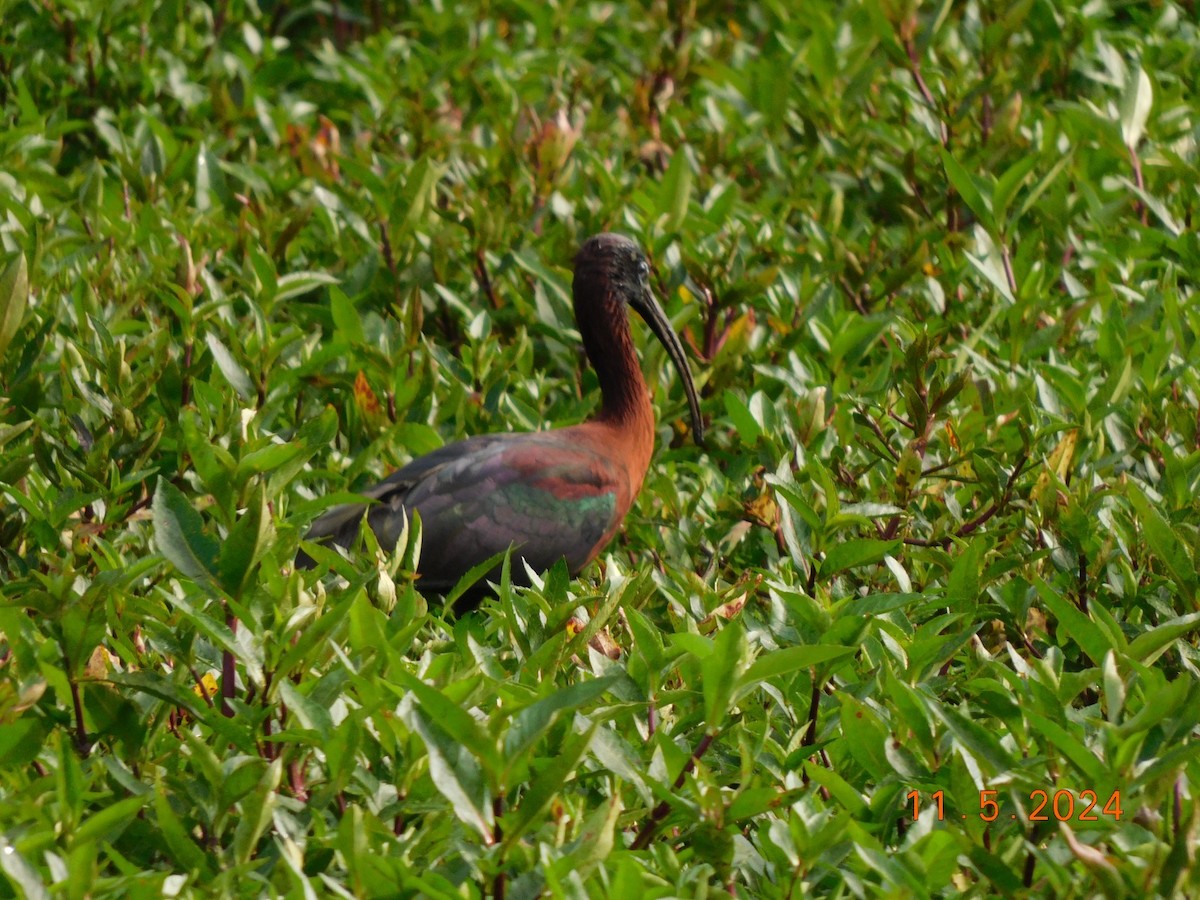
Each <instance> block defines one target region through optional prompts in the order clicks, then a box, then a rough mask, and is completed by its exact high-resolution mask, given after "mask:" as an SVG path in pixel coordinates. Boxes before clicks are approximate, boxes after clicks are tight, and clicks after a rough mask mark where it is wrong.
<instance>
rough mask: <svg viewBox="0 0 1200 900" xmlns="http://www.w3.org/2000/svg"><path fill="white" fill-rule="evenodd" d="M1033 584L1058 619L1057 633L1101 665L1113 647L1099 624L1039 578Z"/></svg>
mask: <svg viewBox="0 0 1200 900" xmlns="http://www.w3.org/2000/svg"><path fill="white" fill-rule="evenodd" d="M1033 586H1034V587H1035V588H1036V589H1037V592H1038V596H1039V597H1041V598H1042V602H1043V603H1045V604H1046V608H1047V609H1049V610H1050V612H1051V613H1053V615H1054V617H1055V618H1056V619H1058V627H1059V633H1060V634H1063V635H1065V636H1067V637H1070V638H1071V639H1072V640H1073V641H1075V643H1077V644H1078V645H1079V646H1080V648H1081V649H1082V650H1083V652H1084V653H1086V654H1087V655H1088V657H1089V658H1090V659H1091V660H1092V662H1093V663H1095V664H1096V665H1098V666H1099V665H1102V664H1103V663H1104V657H1105V656H1106V655H1107V654H1108V652H1109V651H1110V650H1112V649H1114V648H1113V646H1112V644H1111V643H1110V642H1109V640H1108V638H1107V637H1106V636H1105V634H1104V632H1103V631H1102V630H1101V629H1100V628H1099V626H1097V625H1096V623H1095V622H1093V621H1092V620H1091V619H1089V618H1088V617H1087V616H1085V615H1084V614H1083V613H1081V612H1080V611H1079V610H1078V609H1077V608H1076V606H1075V604H1073V603H1071V602H1070V601H1069V600H1067V599H1065V598H1063V597H1062V596H1060V595H1059V594H1058V592H1056V591H1055V590H1054V589H1053V588H1052V587H1050V585H1048V584H1046V582H1045V581H1043V580H1042V579H1041V578H1035V579H1034V582H1033Z"/></svg>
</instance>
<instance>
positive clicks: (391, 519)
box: [309, 432, 632, 591]
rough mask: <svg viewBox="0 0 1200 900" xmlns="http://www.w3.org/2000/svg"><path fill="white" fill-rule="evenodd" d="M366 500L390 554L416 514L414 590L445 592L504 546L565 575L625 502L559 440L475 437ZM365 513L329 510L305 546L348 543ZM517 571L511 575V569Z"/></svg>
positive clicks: (614, 485)
mask: <svg viewBox="0 0 1200 900" xmlns="http://www.w3.org/2000/svg"><path fill="white" fill-rule="evenodd" d="M364 494H365V495H366V496H369V497H372V498H373V499H376V500H378V501H379V503H378V504H376V505H375V506H373V507H372V508H371V509H370V511H369V512H368V515H367V521H368V522H369V523H370V525H371V528H372V529H373V530H374V531H375V533H376V535H377V536H378V537H379V541H380V544H381V546H384V547H389V546H391V545H394V543H395V541H396V540H397V539H398V538H399V535H400V530H401V528H402V527H403V518H404V515H405V513H407V514H408V515H409V516H411V514H412V510H414V509H415V510H417V511H419V512H420V514H421V522H422V549H421V562H420V566H419V568H420V572H421V586H422V587H424V588H427V589H430V590H434V591H437V590H448V589H449V588H450V587H453V586H454V584H455V583H456V582H457V581H458V579H459V578H460V577H461V576H462V575H463V574H464V573H465V572H467V571H468V570H469V569H471V568H472V567H473V566H475V565H477V564H478V563H480V562H483V561H484V560H486V559H488V558H489V557H491V556H493V555H495V554H497V553H500V552H503V551H504V550H506V549H508V547H509V546H510V545H511V546H514V547H516V548H517V556H519V557H524V558H525V559H526V560H527V561H528V562H529V564H530V565H531V566H532V567H533V568H534V569H539V570H540V569H546V568H549V567H550V566H552V565H553V564H554V563H555V562H557V561H558V560H559V559H562V558H565V559H566V560H567V564H568V567H569V568H570V569H571V571H572V572H575V571H578V570H579V569H580V568H582V567H583V566H584V565H585V564H586V563H588V562H589V561H590V560H591V559H592V558H593V557H594V555H595V553H596V552H597V551H598V550H599V549H600V548H601V546H602V545H603V544H604V543H606V542H607V541H608V539H609V538H611V537H612V534H613V533H614V532H615V531H616V529H617V527H618V526H619V525H620V522H621V519H622V518H623V516H624V513H625V510H626V509H627V508H628V505H629V503H630V502H631V501H632V497H631V496H630V487H629V485H628V484H627V482H626V480H625V479H624V476H623V475H622V473H621V471H620V470H619V469H618V467H617V466H615V465H614V464H613V463H612V462H610V461H609V460H608V459H607V458H606V457H605V456H603V455H601V454H599V453H597V452H596V451H595V450H593V449H590V448H588V447H586V446H582V445H580V444H579V443H577V442H573V441H572V440H571V438H570V436H569V435H564V434H563V432H540V433H535V434H512V435H483V436H480V437H476V438H469V439H468V440H465V441H460V442H458V443H455V444H449V445H447V446H445V447H442V448H441V449H440V450H437V451H435V452H433V453H430V454H428V455H426V456H423V457H421V458H419V459H417V460H414V461H413V462H412V463H410V464H409V465H407V466H405V467H404V468H402V469H400V470H399V471H397V472H396V473H394V474H393V475H392V476H391V477H389V478H388V479H387V480H386V481H384V482H381V483H380V484H379V485H377V486H376V487H374V488H371V489H370V490H368V491H365V492H364ZM362 512H363V507H362V506H356V507H353V508H351V509H348V510H346V509H342V508H339V509H335V510H332V511H330V512H329V513H327V514H326V515H324V516H322V517H321V518H320V519H318V520H317V521H316V522H314V523H313V528H312V530H311V531H310V533H309V537H310V539H320V538H327V539H329V540H331V541H333V542H334V543H338V544H343V545H348V544H350V543H352V542H353V540H354V537H355V535H356V534H357V531H358V522H359V521H360V520H361V518H362ZM515 571H519V570H515Z"/></svg>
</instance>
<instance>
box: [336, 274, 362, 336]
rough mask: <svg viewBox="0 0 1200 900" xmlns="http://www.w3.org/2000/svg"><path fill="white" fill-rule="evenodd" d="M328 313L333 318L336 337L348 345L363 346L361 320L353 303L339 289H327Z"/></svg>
mask: <svg viewBox="0 0 1200 900" xmlns="http://www.w3.org/2000/svg"><path fill="white" fill-rule="evenodd" d="M329 312H330V314H331V315H332V316H333V327H334V328H335V329H336V331H337V334H338V337H340V338H341V339H342V340H343V341H345V342H346V343H348V344H365V343H366V342H367V338H366V335H365V334H364V332H363V326H362V319H361V318H360V317H359V315H358V310H357V309H355V308H354V303H353V301H351V299H350V298H349V297H347V296H346V294H345V292H344V291H342V289H341V288H339V287H331V288H330V289H329Z"/></svg>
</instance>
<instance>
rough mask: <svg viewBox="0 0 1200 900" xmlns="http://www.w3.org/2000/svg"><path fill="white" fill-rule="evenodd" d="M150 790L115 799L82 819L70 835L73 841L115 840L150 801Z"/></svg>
mask: <svg viewBox="0 0 1200 900" xmlns="http://www.w3.org/2000/svg"><path fill="white" fill-rule="evenodd" d="M151 793H152V792H150V791H147V792H146V793H144V794H136V795H134V796H132V797H126V798H124V799H123V800H117V801H115V802H113V803H110V804H108V805H107V806H105V807H103V808H102V809H100V810H99V811H98V812H96V813H94V814H93V815H90V816H88V817H87V818H86V819H84V820H83V821H82V822H81V823H80V825H79V827H78V828H77V829H75V832H74V834H72V835H71V838H72V840H74V841H107V842H112V841H115V840H116V837H117V835H119V834H120V833H121V832H122V831H124V830H125V828H126V827H127V826H128V825H129V823H130V822H132V821H133V820H134V819H135V818H137V816H138V813H140V812H141V811H142V809H143V808H144V807H145V805H146V804H147V803H149V802H150V796H151Z"/></svg>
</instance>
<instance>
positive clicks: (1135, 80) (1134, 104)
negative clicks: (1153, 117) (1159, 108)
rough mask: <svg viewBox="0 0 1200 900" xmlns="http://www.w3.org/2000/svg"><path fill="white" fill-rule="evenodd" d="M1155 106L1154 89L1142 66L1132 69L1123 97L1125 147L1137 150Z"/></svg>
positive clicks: (1122, 136) (1122, 114)
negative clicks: (1151, 110)
mask: <svg viewBox="0 0 1200 900" xmlns="http://www.w3.org/2000/svg"><path fill="white" fill-rule="evenodd" d="M1153 105H1154V88H1153V87H1152V86H1151V84H1150V76H1148V75H1147V74H1146V73H1145V71H1144V70H1143V69H1142V67H1141V66H1136V67H1134V68H1131V69H1130V70H1129V72H1128V74H1127V77H1126V81H1125V93H1124V94H1123V95H1122V97H1121V139H1122V140H1123V141H1125V146H1126V147H1129V148H1131V149H1136V148H1137V145H1138V144H1140V143H1141V141H1142V135H1143V134H1145V131H1146V120H1147V119H1149V118H1150V107H1151V106H1153Z"/></svg>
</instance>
